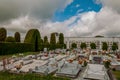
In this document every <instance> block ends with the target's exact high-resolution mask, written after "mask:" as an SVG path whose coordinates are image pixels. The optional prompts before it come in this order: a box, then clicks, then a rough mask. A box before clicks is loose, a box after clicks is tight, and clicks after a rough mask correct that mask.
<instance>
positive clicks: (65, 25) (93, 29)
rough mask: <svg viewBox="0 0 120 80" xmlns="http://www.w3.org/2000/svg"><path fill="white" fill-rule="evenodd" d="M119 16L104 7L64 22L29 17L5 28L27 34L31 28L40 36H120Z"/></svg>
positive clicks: (13, 21) (13, 22) (15, 21)
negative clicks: (62, 34) (59, 33)
mask: <svg viewBox="0 0 120 80" xmlns="http://www.w3.org/2000/svg"><path fill="white" fill-rule="evenodd" d="M119 25H120V14H119V13H117V12H115V11H113V10H112V9H109V8H107V7H104V8H102V9H101V11H100V12H98V13H96V12H94V11H91V12H87V13H83V14H79V15H77V16H74V17H71V18H70V19H69V20H66V21H64V22H51V21H47V22H43V21H42V20H40V21H38V20H36V19H32V18H30V17H29V16H26V17H22V18H19V19H16V20H12V21H11V23H10V24H8V25H7V26H6V28H7V29H8V31H12V32H13V31H17V30H18V31H20V32H21V33H25V32H27V31H28V30H29V29H31V28H37V29H39V30H40V32H41V35H42V36H45V35H48V36H49V35H50V33H52V32H62V33H64V34H65V36H76V37H81V36H96V35H104V36H120V27H119Z"/></svg>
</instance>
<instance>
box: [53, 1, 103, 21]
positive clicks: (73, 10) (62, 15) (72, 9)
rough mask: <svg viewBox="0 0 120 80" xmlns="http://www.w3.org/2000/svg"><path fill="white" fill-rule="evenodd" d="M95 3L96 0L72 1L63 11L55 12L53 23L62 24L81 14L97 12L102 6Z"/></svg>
mask: <svg viewBox="0 0 120 80" xmlns="http://www.w3.org/2000/svg"><path fill="white" fill-rule="evenodd" d="M95 1H96V0H74V1H73V2H72V3H71V4H70V5H68V6H67V7H66V8H65V9H64V11H62V10H57V11H56V12H55V14H54V16H53V21H60V22H62V21H64V20H67V19H69V18H71V17H72V16H75V15H78V14H80V13H83V12H89V11H95V12H99V11H100V9H101V8H102V4H97V3H96V2H95Z"/></svg>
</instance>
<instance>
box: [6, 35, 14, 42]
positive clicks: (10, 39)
mask: <svg viewBox="0 0 120 80" xmlns="http://www.w3.org/2000/svg"><path fill="white" fill-rule="evenodd" d="M5 42H15V38H14V37H12V36H8V37H7V38H6V39H5Z"/></svg>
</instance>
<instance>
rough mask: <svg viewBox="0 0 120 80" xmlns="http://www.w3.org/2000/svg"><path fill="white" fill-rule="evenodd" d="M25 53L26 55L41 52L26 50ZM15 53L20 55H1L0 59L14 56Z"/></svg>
mask: <svg viewBox="0 0 120 80" xmlns="http://www.w3.org/2000/svg"><path fill="white" fill-rule="evenodd" d="M23 54H24V56H26V55H30V54H39V52H25V53H23ZM13 55H15V56H17V57H18V56H19V54H17V53H16V54H11V55H0V60H2V59H3V58H4V57H5V58H9V57H12V56H13Z"/></svg>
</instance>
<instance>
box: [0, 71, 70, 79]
mask: <svg viewBox="0 0 120 80" xmlns="http://www.w3.org/2000/svg"><path fill="white" fill-rule="evenodd" d="M0 80H70V79H69V78H62V77H54V76H52V75H48V76H41V75H38V74H11V73H8V72H0Z"/></svg>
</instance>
